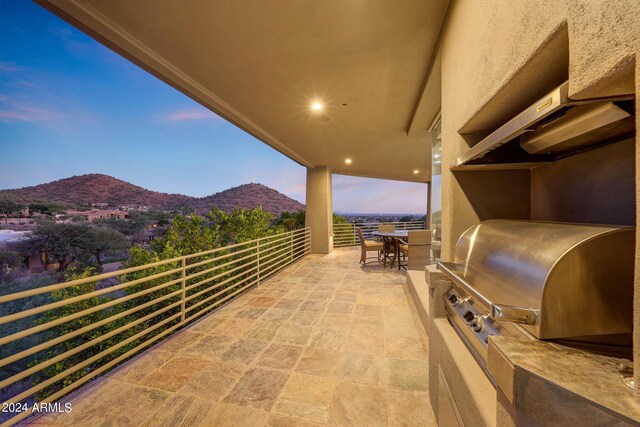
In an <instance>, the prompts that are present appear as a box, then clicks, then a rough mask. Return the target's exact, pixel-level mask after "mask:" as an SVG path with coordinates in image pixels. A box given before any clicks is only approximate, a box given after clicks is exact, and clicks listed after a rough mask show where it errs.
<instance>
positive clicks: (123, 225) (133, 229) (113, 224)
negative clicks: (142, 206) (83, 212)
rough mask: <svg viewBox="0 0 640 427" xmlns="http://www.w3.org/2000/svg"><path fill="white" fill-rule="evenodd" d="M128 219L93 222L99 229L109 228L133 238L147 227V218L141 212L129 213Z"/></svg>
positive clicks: (105, 219)
mask: <svg viewBox="0 0 640 427" xmlns="http://www.w3.org/2000/svg"><path fill="white" fill-rule="evenodd" d="M129 216H130V219H120V218H104V219H99V220H96V221H94V224H95V225H98V226H100V227H109V228H111V229H113V230H117V231H119V232H120V233H122V234H124V235H125V236H135V235H136V234H138V233H141V232H142V231H143V230H144V229H145V228H146V227H147V226H148V225H149V218H148V217H147V216H146V215H145V214H144V213H142V212H131V213H130V214H129Z"/></svg>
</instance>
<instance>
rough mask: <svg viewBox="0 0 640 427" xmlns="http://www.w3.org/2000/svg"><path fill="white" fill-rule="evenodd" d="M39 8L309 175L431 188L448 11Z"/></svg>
mask: <svg viewBox="0 0 640 427" xmlns="http://www.w3.org/2000/svg"><path fill="white" fill-rule="evenodd" d="M37 2H38V3H39V4H41V5H42V6H44V7H45V8H47V9H48V10H50V11H52V12H53V13H55V14H56V15H58V16H60V17H61V18H62V19H64V20H66V21H68V22H69V23H71V24H72V25H74V26H75V27H77V28H79V29H80V30H82V31H84V32H85V33H87V34H89V35H90V36H91V37H93V38H95V39H96V40H98V41H100V42H101V43H103V44H104V45H106V46H107V47H109V48H111V49H112V50H114V51H115V52H117V53H119V54H121V55H122V56H124V57H125V58H127V59H129V60H130V61H132V62H134V63H135V64H137V65H139V66H140V67H141V68H143V69H145V70H147V71H148V72H149V73H151V74H153V75H154V76H156V77H158V78H159V79H161V80H163V81H164V82H166V83H167V84H169V85H171V86H173V87H174V88H176V89H178V90H179V91H181V92H183V93H184V94H186V95H187V96H189V97H191V98H192V99H194V100H195V101H197V102H199V103H200V104H202V105H203V106H205V107H207V108H208V109H210V110H211V111H213V112H215V113H216V114H218V115H219V116H221V117H223V118H225V119H226V120H228V121H230V122H231V123H233V124H235V125H237V126H238V127H240V128H242V129H243V130H245V131H246V132H248V133H250V134H251V135H253V136H254V137H256V138H257V139H259V140H261V141H263V142H264V143H266V144H268V145H270V146H271V147H273V148H274V149H276V150H278V151H280V152H281V153H283V154H284V155H286V156H288V157H290V158H291V159H293V160H294V161H296V162H298V163H300V164H301V165H304V166H307V167H314V166H328V167H330V168H331V169H332V170H333V171H334V172H336V173H340V174H346V175H358V176H366V177H374V178H386V179H396V180H403V181H413V182H427V181H429V180H430V178H431V174H430V143H431V141H430V136H429V132H428V130H427V128H428V126H429V124H430V122H431V121H432V119H433V117H434V116H435V114H437V111H438V110H439V106H440V81H439V78H440V71H439V70H440V67H439V58H438V56H437V55H434V52H435V49H436V46H437V40H438V37H439V33H440V27H441V25H442V21H443V19H444V15H445V13H446V9H447V6H448V0H434V1H429V2H424V1H421V0H415V1H413V0H412V1H406V2H397V1H394V0H387V1H380V2H365V1H355V0H354V1H349V2H345V1H343V0H326V1H322V2H300V1H296V0H291V1H280V2H272V1H247V2H222V1H209V0H191V1H190V2H188V3H184V2H176V1H169V0H159V1H138V2H132V1H128V0H110V1H101V0H37ZM316 101H319V102H321V103H322V104H323V107H324V108H323V109H322V110H321V111H319V112H317V111H314V110H312V109H310V108H309V107H310V105H311V103H312V102H316ZM346 158H351V159H352V160H353V162H352V163H351V164H350V165H347V164H345V162H344V160H345V159H346ZM416 170H417V171H418V173H414V172H415V171H416Z"/></svg>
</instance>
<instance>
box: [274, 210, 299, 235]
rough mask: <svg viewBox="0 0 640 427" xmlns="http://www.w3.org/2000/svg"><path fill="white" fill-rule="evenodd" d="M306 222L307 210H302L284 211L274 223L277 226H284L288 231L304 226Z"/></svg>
mask: <svg viewBox="0 0 640 427" xmlns="http://www.w3.org/2000/svg"><path fill="white" fill-rule="evenodd" d="M304 223H305V211H303V210H300V211H298V212H282V213H281V214H280V216H279V217H278V218H276V219H275V221H274V223H273V225H274V226H275V227H282V228H283V229H284V230H286V231H292V230H298V229H300V228H304Z"/></svg>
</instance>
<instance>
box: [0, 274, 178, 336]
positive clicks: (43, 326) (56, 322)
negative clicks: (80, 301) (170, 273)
mask: <svg viewBox="0 0 640 427" xmlns="http://www.w3.org/2000/svg"><path fill="white" fill-rule="evenodd" d="M181 281H182V279H176V280H172V281H170V282H167V283H163V284H161V285H158V286H154V287H153V288H149V289H145V290H144V291H140V292H136V293H135V294H131V295H127V296H126V297H122V298H117V299H114V300H111V301H108V302H106V303H104V304H100V305H96V306H94V307H91V308H88V309H86V310H82V311H79V312H77V313H73V314H70V315H68V316H65V317H61V318H59V319H56V320H52V321H51V322H47V323H43V324H41V325H38V326H34V327H32V328H29V329H25V330H24V331H20V332H16V333H15V334H12V335H8V336H6V337H2V338H0V345H4V344H7V343H10V342H12V341H15V340H17V339H20V338H24V337H27V336H29V335H33V334H35V333H36V332H41V331H45V330H47V329H50V328H53V327H54V326H58V325H60V324H62V323H65V322H68V321H70V320H74V319H77V318H79V317H83V316H86V315H87V314H91V313H95V312H96V311H100V310H104V309H105V308H109V307H112V306H114V305H117V304H122V303H123V302H127V301H129V300H132V299H135V298H139V297H141V296H143V295H146V294H149V293H151V292H154V291H157V290H160V289H164V288H166V287H169V286H171V285H175V284H176V283H180V282H181Z"/></svg>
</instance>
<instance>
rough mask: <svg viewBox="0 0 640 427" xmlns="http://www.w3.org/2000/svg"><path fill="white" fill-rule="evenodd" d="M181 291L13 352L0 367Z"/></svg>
mask: <svg viewBox="0 0 640 427" xmlns="http://www.w3.org/2000/svg"><path fill="white" fill-rule="evenodd" d="M181 292H182V290H180V289H179V290H177V291H175V292H172V293H170V294H167V295H164V296H162V297H161V298H157V299H154V300H151V301H148V302H146V303H144V304H141V305H137V306H135V307H133V308H130V309H129V310H126V311H123V312H120V313H118V314H115V315H113V316H110V317H107V318H106V319H102V320H100V321H99V322H96V323H92V324H90V325H87V326H85V327H84V328H80V329H76V330H75V331H73V332H69V333H68V334H64V335H62V336H59V337H58V338H54V339H52V340H49V341H46V342H43V343H42V344H39V345H37V346H35V347H31V348H29V349H27V350H24V351H21V352H20V353H16V354H13V355H11V356H9V357H5V358H4V359H2V360H0V368H1V367H3V366H6V365H8V364H10V363H13V362H15V361H16V360H20V359H23V358H25V357H27V356H31V355H32V354H35V353H38V352H39V351H42V350H46V349H48V348H49V347H52V346H54V345H56V344H59V343H61V342H64V341H67V340H69V339H71V338H74V337H77V336H78V335H82V334H84V333H87V332H90V331H92V330H94V329H96V328H99V327H100V326H103V325H106V324H107V323H111V322H113V321H116V320H118V319H121V318H123V317H126V316H128V315H130V314H133V313H135V312H138V311H140V310H142V309H145V308H147V307H150V306H152V305H154V304H158V303H160V302H162V301H165V300H167V299H169V298H171V297H174V296H176V295H178V294H180V293H181Z"/></svg>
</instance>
